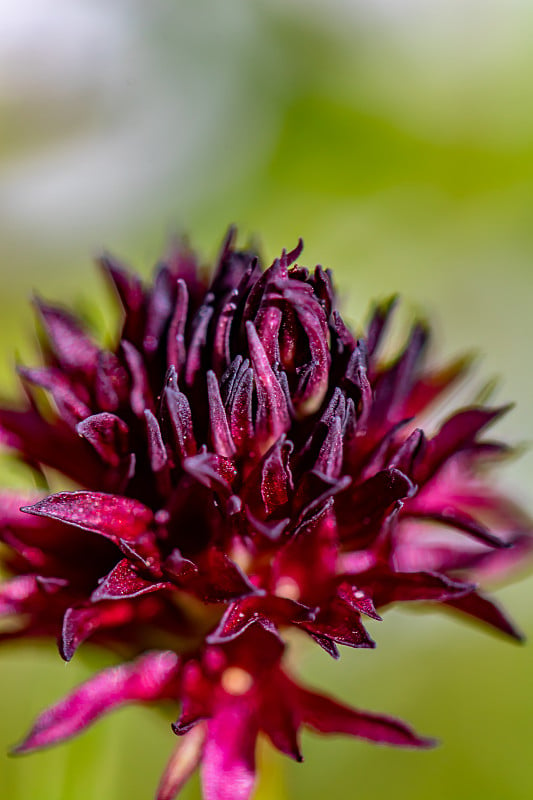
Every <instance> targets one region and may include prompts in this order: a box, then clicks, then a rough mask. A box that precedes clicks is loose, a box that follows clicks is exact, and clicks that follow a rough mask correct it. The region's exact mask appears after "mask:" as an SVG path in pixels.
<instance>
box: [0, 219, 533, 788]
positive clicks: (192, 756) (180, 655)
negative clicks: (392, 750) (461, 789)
mask: <svg viewBox="0 0 533 800" xmlns="http://www.w3.org/2000/svg"><path fill="white" fill-rule="evenodd" d="M301 250H302V244H301V242H300V243H299V245H298V246H297V247H296V249H295V250H293V251H292V252H290V253H286V252H283V254H282V256H281V257H280V258H279V259H277V260H276V261H275V262H274V263H273V264H272V266H271V267H270V268H269V269H267V270H265V271H262V269H261V266H260V263H259V260H258V258H257V257H256V256H255V254H254V253H252V252H247V251H239V250H237V249H236V248H235V245H234V232H233V231H230V233H229V235H228V236H227V238H226V240H225V242H224V245H223V247H222V250H221V254H220V257H219V259H218V262H217V264H216V267H215V270H214V276H213V277H212V279H211V280H210V281H209V280H207V279H206V278H205V276H204V273H203V271H202V270H201V269H199V267H198V265H197V262H196V259H195V256H194V255H193V254H192V253H191V252H190V251H189V249H188V248H187V247H186V246H185V245H179V246H176V247H175V248H174V249H173V250H172V252H171V253H170V255H169V257H168V258H167V259H166V260H164V261H163V262H162V263H161V264H160V265H159V266H158V268H157V270H156V273H155V276H154V279H153V282H152V284H151V285H149V286H145V285H144V284H143V283H142V282H141V280H140V279H139V278H138V277H137V276H136V275H135V274H133V273H131V272H129V271H127V270H126V269H124V268H123V267H121V266H120V265H119V264H118V263H117V262H116V261H115V260H114V259H112V258H110V257H107V256H106V257H104V258H103V259H102V266H103V268H104V270H105V272H106V274H107V275H108V277H109V279H110V281H111V282H112V284H113V286H114V288H115V290H116V293H117V295H118V298H119V299H120V303H121V306H122V309H123V321H122V329H121V332H120V335H119V336H118V338H117V341H116V342H115V343H114V345H113V346H112V347H111V348H110V349H102V348H101V347H100V345H98V344H97V343H96V342H95V341H94V340H93V338H91V336H90V335H89V334H88V332H87V331H86V330H85V328H84V326H83V325H82V324H81V323H80V321H79V320H77V319H76V318H75V317H74V316H72V315H71V314H69V313H67V312H66V311H63V310H61V309H58V308H56V307H52V306H49V305H46V304H44V303H41V302H39V303H38V310H39V313H40V318H41V324H42V327H43V329H44V332H45V338H46V341H45V343H44V346H43V350H44V365H43V366H41V367H37V368H31V369H30V368H22V369H20V375H21V379H22V384H23V388H24V392H25V397H26V401H25V405H24V407H19V408H16V409H9V408H2V409H0V438H1V440H2V441H3V442H4V444H5V445H7V446H8V447H11V448H14V449H15V450H16V451H17V453H18V455H19V457H20V458H21V459H22V460H23V461H24V462H26V463H27V464H28V465H30V466H31V467H32V468H33V470H34V471H35V473H36V474H38V476H39V483H40V484H41V485H47V484H46V481H47V477H48V476H49V474H50V470H51V469H52V470H54V471H56V472H59V473H61V474H63V475H64V476H66V477H67V478H68V480H69V486H72V484H74V485H75V486H77V487H79V489H77V490H76V491H65V492H59V493H57V494H51V495H49V496H43V495H42V494H39V495H37V494H35V495H31V496H30V495H25V496H20V495H17V496H13V495H12V494H7V493H6V494H4V495H2V498H1V505H0V514H1V527H0V537H1V540H2V542H3V543H4V545H7V547H6V548H4V550H3V551H2V552H3V556H2V558H3V566H4V569H5V570H6V571H7V572H8V573H9V574H10V576H11V577H9V578H8V579H7V580H6V581H5V582H4V583H3V585H1V586H0V611H1V613H2V615H9V616H12V615H15V619H16V620H18V625H14V624H13V621H12V623H11V626H10V628H9V629H8V630H6V631H4V632H3V633H1V634H0V636H1V638H2V640H4V641H8V640H11V639H14V638H20V637H47V638H48V637H54V638H57V639H58V642H59V649H60V652H61V655H62V656H63V658H64V659H65V660H66V661H69V660H70V659H71V658H72V657H73V655H74V653H75V651H76V650H77V648H78V647H79V646H80V645H81V644H82V643H83V642H85V641H86V640H90V641H91V642H92V643H94V644H97V645H100V646H101V647H104V648H108V649H110V650H111V651H113V653H115V654H116V656H118V657H119V658H120V659H121V663H119V665H118V666H112V667H110V668H108V669H106V670H103V671H102V672H100V673H99V674H97V675H96V676H95V677H94V678H92V679H91V680H89V681H88V682H86V683H85V684H83V685H82V686H80V687H79V688H78V689H76V690H75V691H74V692H73V693H72V694H70V695H69V696H68V697H66V698H65V699H64V700H62V701H61V702H59V703H58V704H57V705H55V706H53V707H51V708H49V709H48V710H47V711H45V712H44V713H43V714H42V715H41V716H40V717H39V718H38V720H37V721H36V723H35V725H34V727H33V729H32V730H31V732H30V733H29V735H28V736H27V738H26V739H25V740H24V742H23V743H22V744H21V745H20V746H19V747H18V748H17V752H28V751H31V750H35V749H37V748H40V747H46V746H48V745H51V744H54V743H57V742H60V741H63V740H64V739H66V738H68V737H70V736H72V735H74V734H76V733H78V732H79V731H81V730H82V729H83V728H84V727H86V726H87V725H89V724H90V723H92V722H93V721H94V720H96V719H97V718H98V717H100V716H101V715H102V714H104V713H107V712H108V711H110V710H112V709H114V708H117V707H119V706H121V705H124V704H125V703H131V702H157V701H159V700H162V699H165V700H170V701H175V703H176V706H178V705H179V706H180V714H179V717H178V718H177V721H176V722H175V723H174V724H173V725H172V728H173V730H174V732H175V734H177V735H178V737H179V739H178V747H177V748H176V750H175V752H174V754H173V755H172V757H171V759H170V762H169V764H168V766H167V768H166V771H165V773H164V775H163V778H162V781H161V784H160V787H159V790H158V793H157V798H158V800H170V799H171V798H173V797H174V796H175V795H176V794H177V793H178V792H179V790H180V788H181V787H182V786H183V784H184V783H185V781H186V780H187V779H188V778H189V776H190V774H191V773H192V772H193V771H194V769H195V768H196V767H197V766H198V764H201V772H202V783H203V791H204V797H205V798H206V800H230V799H231V800H246V799H247V798H249V797H250V795H251V793H252V791H253V786H254V776H255V769H254V752H255V745H256V740H257V737H258V735H259V734H260V733H263V734H266V736H267V737H268V738H269V739H270V741H271V742H272V744H273V745H274V746H275V747H276V748H278V749H279V750H281V751H282V752H283V753H286V754H287V755H289V756H291V757H293V758H295V759H297V760H301V754H300V747H299V741H298V740H299V732H300V729H301V728H302V727H305V726H307V727H310V728H313V729H315V730H317V731H320V732H323V733H345V734H351V735H353V736H359V737H363V738H365V739H370V740H373V741H376V742H381V743H386V744H393V745H400V746H405V747H427V746H430V745H431V743H432V742H431V741H430V740H428V739H425V738H422V737H419V736H417V735H416V734H415V733H414V732H413V731H412V730H411V729H410V728H409V727H408V726H407V725H405V724H403V723H401V722H398V721H397V720H394V719H391V718H388V717H384V716H379V715H376V714H371V713H368V712H363V711H358V710H355V709H353V708H349V707H347V706H345V705H341V704H339V703H337V702H336V701H334V700H333V699H331V698H329V697H327V696H323V695H320V694H316V693H315V692H313V691H310V690H309V689H307V688H304V687H302V686H301V685H299V684H298V683H297V682H296V681H295V679H294V677H292V676H291V675H289V674H288V673H287V670H286V668H285V666H284V663H283V655H284V650H285V643H284V638H283V637H284V635H285V634H286V632H287V631H288V630H289V629H292V630H293V631H299V632H300V635H301V636H305V637H308V638H310V639H312V640H314V641H315V642H316V643H317V644H318V645H319V646H320V647H322V648H324V650H326V652H327V653H329V654H330V655H331V656H333V657H334V658H338V656H339V650H338V645H348V646H350V647H365V648H370V647H374V642H373V640H372V639H371V637H370V636H369V634H368V632H367V630H366V628H365V619H366V618H371V619H374V620H380V619H381V617H380V613H382V611H383V609H384V608H385V607H387V606H389V605H390V604H392V603H398V602H403V601H405V602H413V601H428V602H429V603H433V604H436V603H440V604H442V605H444V606H446V607H451V608H453V609H456V610H457V611H459V612H462V613H463V614H465V615H467V616H469V617H471V618H472V617H473V618H476V619H478V620H482V621H483V622H485V623H487V624H488V625H491V626H493V627H495V628H498V629H499V630H500V631H503V632H504V633H505V634H508V635H509V636H511V637H514V638H519V634H518V633H517V631H516V630H515V628H514V627H513V625H512V623H511V622H510V621H509V620H508V619H507V617H506V616H505V615H504V614H503V612H502V611H501V610H500V609H499V608H498V607H497V606H496V605H494V603H493V602H492V601H491V600H490V599H488V598H487V597H485V596H484V595H483V594H480V593H479V591H478V588H477V583H476V581H477V580H478V579H479V578H480V577H483V575H485V574H488V575H492V574H494V573H501V574H504V575H505V574H506V573H507V572H508V571H509V570H510V569H511V568H512V567H513V566H514V565H515V564H516V563H517V562H519V561H520V560H521V559H522V558H523V556H524V554H525V553H526V552H527V551H528V550H530V549H531V547H530V545H531V539H530V533H529V531H530V523H529V521H528V520H527V518H526V517H525V515H524V514H523V513H522V512H521V511H520V510H519V509H517V508H516V506H515V505H514V504H513V503H512V502H510V501H509V500H508V499H507V498H506V497H504V496H502V495H500V494H499V493H498V492H497V491H495V489H494V487H493V486H492V485H490V484H489V483H488V482H487V469H486V467H487V464H489V463H490V462H491V461H494V460H497V459H498V458H500V457H501V456H503V455H505V454H506V453H507V448H506V446H505V445H503V444H501V443H499V442H496V441H492V440H487V439H485V438H482V434H483V432H484V431H485V429H486V428H487V427H488V426H489V425H490V424H491V423H493V422H494V421H495V420H496V419H497V418H498V417H499V416H500V414H501V413H502V411H503V410H504V409H487V408H481V407H469V408H465V409H462V410H459V411H457V412H456V413H454V414H453V415H452V416H450V417H448V418H447V419H446V421H444V422H443V423H442V424H441V426H440V427H439V428H438V429H437V430H436V431H432V432H431V433H429V434H428V433H425V432H424V431H423V430H422V428H421V427H420V424H421V418H422V415H423V414H424V413H425V412H426V410H427V409H428V408H429V407H430V406H431V405H432V404H433V403H435V401H437V400H441V399H442V397H443V395H444V393H445V392H446V391H447V390H448V389H449V387H450V386H451V385H452V384H453V383H454V382H456V381H457V380H458V379H460V378H461V377H463V375H464V373H465V371H466V369H467V366H468V364H467V361H466V360H464V359H463V360H459V361H457V362H455V363H453V364H450V365H448V366H445V367H444V368H441V369H433V368H431V367H428V366H426V363H425V351H426V345H427V341H428V330H427V328H426V326H425V325H423V324H420V323H417V324H415V325H413V327H412V329H411V332H410V335H409V337H408V341H407V343H406V344H405V346H404V348H403V350H402V351H401V352H400V353H399V355H397V357H396V358H394V359H393V360H392V361H390V360H389V361H386V360H385V358H384V357H383V356H381V355H380V348H382V340H383V338H384V336H385V333H386V329H387V325H388V322H389V318H390V315H391V311H392V305H393V304H392V303H387V304H384V305H381V306H378V307H376V309H375V310H374V313H373V315H372V317H371V320H370V323H369V325H368V327H367V330H366V333H365V334H364V335H362V336H360V337H359V338H356V337H355V336H354V335H353V334H352V333H351V331H350V330H349V329H348V328H347V327H346V326H345V324H344V323H343V321H342V318H341V316H340V314H339V312H338V310H336V308H335V296H334V291H333V288H332V283H331V276H330V274H329V272H328V271H324V270H323V269H322V268H321V267H317V268H316V269H315V270H313V271H308V270H307V269H305V268H303V267H301V266H296V265H295V262H296V260H297V259H298V258H299V256H300V254H301ZM43 390H44V392H43ZM481 468H483V469H481ZM122 659H124V660H122Z"/></svg>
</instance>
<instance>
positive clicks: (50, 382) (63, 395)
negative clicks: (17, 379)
mask: <svg viewBox="0 0 533 800" xmlns="http://www.w3.org/2000/svg"><path fill="white" fill-rule="evenodd" d="M18 372H19V375H21V377H22V378H24V379H25V380H26V381H29V382H30V383H32V384H34V385H35V386H40V387H42V388H43V389H46V390H47V391H48V392H50V394H51V395H52V398H53V400H54V402H55V404H56V406H57V410H58V411H59V414H60V415H61V417H62V418H63V419H64V420H65V422H66V423H67V424H68V425H71V426H74V425H76V423H77V422H79V421H80V420H81V419H84V418H85V417H87V416H89V414H90V413H91V409H90V408H89V407H88V405H87V404H86V403H84V402H83V400H81V399H80V398H79V397H78V396H77V395H76V393H75V392H74V389H73V388H72V385H71V383H70V381H69V380H68V379H67V378H65V376H64V375H63V374H62V373H61V372H60V371H59V370H56V369H53V368H51V367H50V368H47V367H43V368H37V369H28V368H27V367H19V369H18Z"/></svg>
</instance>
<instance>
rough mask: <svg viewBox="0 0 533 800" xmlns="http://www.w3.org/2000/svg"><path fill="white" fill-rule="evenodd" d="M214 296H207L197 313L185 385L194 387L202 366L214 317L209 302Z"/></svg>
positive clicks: (186, 366) (186, 365) (188, 356)
mask: <svg viewBox="0 0 533 800" xmlns="http://www.w3.org/2000/svg"><path fill="white" fill-rule="evenodd" d="M212 299H213V295H207V297H206V302H205V303H204V305H203V306H201V307H200V308H199V309H198V311H197V312H196V316H195V318H194V320H193V323H192V335H191V341H190V344H189V350H188V353H187V361H186V364H185V383H186V384H187V386H192V384H193V383H194V379H195V377H196V375H197V374H198V373H199V371H200V368H201V366H202V351H203V349H204V347H205V344H206V341H207V329H208V327H209V323H210V322H211V317H212V316H213V312H214V309H213V306H211V305H209V302H211V300H212Z"/></svg>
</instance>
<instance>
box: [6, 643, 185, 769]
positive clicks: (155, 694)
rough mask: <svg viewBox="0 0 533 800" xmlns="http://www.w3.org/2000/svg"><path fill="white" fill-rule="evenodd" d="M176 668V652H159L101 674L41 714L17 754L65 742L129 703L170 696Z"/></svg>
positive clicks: (148, 654)
mask: <svg viewBox="0 0 533 800" xmlns="http://www.w3.org/2000/svg"><path fill="white" fill-rule="evenodd" d="M177 668H178V657H177V656H176V655H175V653H171V652H170V651H159V652H150V653H147V654H145V655H143V656H141V658H139V659H137V661H133V662H131V663H129V664H121V665H120V666H118V667H111V668H110V669H105V670H103V671H102V672H99V673H98V674H97V675H96V676H95V677H94V678H90V679H89V680H88V681H86V682H85V683H83V684H82V685H81V686H79V687H78V688H77V689H75V690H74V691H73V692H72V693H71V694H69V695H68V697H66V698H65V699H64V700H61V701H60V702H59V703H57V704H56V705H55V706H52V707H51V708H49V709H47V710H46V711H45V712H44V713H43V714H41V716H40V717H39V718H38V719H37V721H36V723H35V725H34V726H33V728H32V730H31V731H30V733H29V734H28V736H27V737H26V739H25V740H24V741H23V742H22V744H20V745H18V747H16V748H15V749H14V752H15V753H17V754H20V753H29V752H31V751H33V750H38V749H40V748H42V747H49V746H51V745H54V744H57V743H58V742H63V741H65V739H69V738H70V737H71V736H74V735H75V734H77V733H79V732H80V731H82V730H83V729H84V728H86V727H87V726H88V725H90V724H91V723H92V722H94V721H95V720H96V719H98V718H99V717H101V716H102V715H103V714H106V713H107V712H108V711H111V710H112V709H115V708H118V707H119V706H123V705H126V704H127V703H133V702H150V701H152V700H158V699H160V698H162V697H167V696H168V692H169V687H170V684H171V683H172V680H173V678H175V676H176V673H177Z"/></svg>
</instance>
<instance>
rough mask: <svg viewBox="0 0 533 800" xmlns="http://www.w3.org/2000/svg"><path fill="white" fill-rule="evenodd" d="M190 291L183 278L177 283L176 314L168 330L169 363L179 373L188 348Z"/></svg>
mask: <svg viewBox="0 0 533 800" xmlns="http://www.w3.org/2000/svg"><path fill="white" fill-rule="evenodd" d="M188 305H189V293H188V291H187V284H186V283H185V281H183V280H181V279H180V280H178V281H177V283H176V301H175V305H174V315H173V317H172V321H171V323H170V328H169V330H168V344H167V363H168V366H169V367H170V366H173V367H174V368H175V370H176V373H177V374H178V375H179V374H180V373H181V370H182V369H183V366H184V364H185V358H186V355H187V350H186V347H185V325H186V323H187V310H188Z"/></svg>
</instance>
